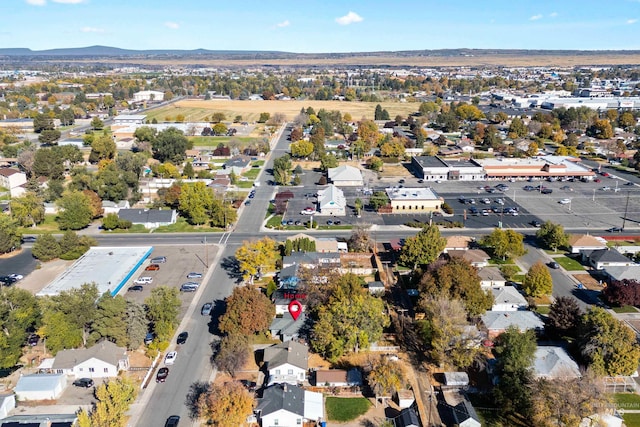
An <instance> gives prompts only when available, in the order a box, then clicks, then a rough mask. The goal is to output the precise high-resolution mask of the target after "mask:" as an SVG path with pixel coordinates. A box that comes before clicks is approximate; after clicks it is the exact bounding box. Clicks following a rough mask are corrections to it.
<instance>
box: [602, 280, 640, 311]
mask: <svg viewBox="0 0 640 427" xmlns="http://www.w3.org/2000/svg"><path fill="white" fill-rule="evenodd" d="M602 294H603V296H604V298H605V299H606V300H607V302H608V303H609V304H611V305H617V306H619V307H621V306H624V305H634V306H637V305H640V282H639V281H638V280H631V279H623V280H614V281H613V282H611V283H610V284H609V285H607V287H606V288H604V290H603V291H602Z"/></svg>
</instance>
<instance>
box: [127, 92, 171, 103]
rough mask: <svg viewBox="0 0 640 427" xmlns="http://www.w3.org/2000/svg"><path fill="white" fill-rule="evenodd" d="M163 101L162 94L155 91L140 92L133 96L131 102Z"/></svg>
mask: <svg viewBox="0 0 640 427" xmlns="http://www.w3.org/2000/svg"><path fill="white" fill-rule="evenodd" d="M144 101H164V92H160V91H157V90H141V91H140V92H136V93H134V94H133V102H144Z"/></svg>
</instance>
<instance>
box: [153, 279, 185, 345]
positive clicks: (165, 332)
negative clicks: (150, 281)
mask: <svg viewBox="0 0 640 427" xmlns="http://www.w3.org/2000/svg"><path fill="white" fill-rule="evenodd" d="M178 293H179V291H178V288H175V287H169V286H159V287H157V288H154V289H152V290H151V296H149V297H148V298H146V299H145V300H144V303H145V304H146V306H147V318H148V319H149V320H150V321H151V323H152V324H153V332H154V333H155V335H156V337H158V339H159V340H160V341H168V340H169V339H170V338H171V336H172V335H173V332H174V330H175V328H176V326H178V323H179V321H178V315H179V314H180V306H181V305H182V303H181V301H180V296H179V294H178Z"/></svg>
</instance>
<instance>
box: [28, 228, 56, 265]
mask: <svg viewBox="0 0 640 427" xmlns="http://www.w3.org/2000/svg"><path fill="white" fill-rule="evenodd" d="M31 253H32V254H33V256H34V257H36V258H37V259H39V260H40V261H43V262H47V261H51V260H52V259H55V258H58V257H59V256H60V254H61V252H60V244H59V243H58V241H57V240H56V238H55V237H54V236H53V235H52V234H51V233H44V234H41V235H40V236H38V238H37V239H36V241H35V243H34V244H33V247H32V248H31Z"/></svg>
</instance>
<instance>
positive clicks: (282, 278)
mask: <svg viewBox="0 0 640 427" xmlns="http://www.w3.org/2000/svg"><path fill="white" fill-rule="evenodd" d="M299 273H300V264H293V265H288V266H286V267H283V268H282V269H281V270H280V271H279V272H278V289H289V290H290V289H296V288H297V287H298V283H299V282H300V277H299V276H298V274H299Z"/></svg>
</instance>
